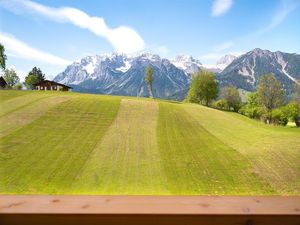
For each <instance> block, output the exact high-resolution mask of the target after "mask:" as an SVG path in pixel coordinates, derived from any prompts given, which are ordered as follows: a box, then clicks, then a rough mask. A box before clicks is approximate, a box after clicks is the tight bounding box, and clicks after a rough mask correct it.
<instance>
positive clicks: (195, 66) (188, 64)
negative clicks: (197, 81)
mask: <svg viewBox="0 0 300 225" xmlns="http://www.w3.org/2000/svg"><path fill="white" fill-rule="evenodd" d="M171 62H172V63H173V64H174V65H175V66H176V67H177V68H179V69H182V70H183V71H185V72H186V73H187V74H192V73H195V72H197V71H199V70H201V68H202V63H201V62H200V61H199V60H197V59H194V58H193V57H192V56H190V55H178V56H176V57H175V59H174V60H172V61H171Z"/></svg>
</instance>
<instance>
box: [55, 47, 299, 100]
mask: <svg viewBox="0 0 300 225" xmlns="http://www.w3.org/2000/svg"><path fill="white" fill-rule="evenodd" d="M147 66H152V67H153V69H154V74H155V79H154V83H153V90H154V95H155V97H158V98H176V99H182V98H184V96H185V94H186V93H187V90H188V87H189V82H190V80H191V74H192V73H194V72H197V71H199V70H210V71H214V72H216V74H217V76H216V77H217V79H218V80H219V82H220V85H221V86H226V85H234V86H236V87H238V88H241V89H244V90H248V91H253V90H255V88H256V85H257V84H258V80H259V78H260V77H261V76H262V75H263V74H265V73H273V74H275V76H276V77H277V79H279V80H280V81H281V82H282V83H283V85H284V87H285V89H286V90H287V92H288V93H290V92H291V90H292V87H293V85H294V84H295V83H296V82H297V80H298V79H300V55H298V54H295V53H293V54H291V53H283V52H270V51H268V50H262V49H258V48H257V49H254V50H252V51H249V52H247V53H245V54H243V55H240V56H239V57H237V56H234V55H225V56H224V57H222V58H221V59H220V60H218V62H217V64H216V67H215V68H205V66H204V65H203V64H202V63H201V62H200V61H199V60H197V59H195V58H193V57H192V56H190V55H179V56H177V57H175V59H174V60H169V59H166V58H161V57H160V56H159V55H156V54H152V53H142V54H139V55H136V56H129V55H126V54H118V53H111V54H102V55H95V56H87V57H85V58H83V59H81V60H80V61H78V62H74V63H72V64H71V65H69V66H68V67H67V68H66V69H65V71H63V72H62V73H60V74H58V75H57V76H56V77H55V78H54V81H56V82H61V83H64V84H67V85H70V86H72V87H73V88H74V90H75V91H80V92H91V93H100V94H112V95H128V96H148V95H149V93H148V88H147V84H146V82H145V81H144V71H145V68H146V67H147Z"/></svg>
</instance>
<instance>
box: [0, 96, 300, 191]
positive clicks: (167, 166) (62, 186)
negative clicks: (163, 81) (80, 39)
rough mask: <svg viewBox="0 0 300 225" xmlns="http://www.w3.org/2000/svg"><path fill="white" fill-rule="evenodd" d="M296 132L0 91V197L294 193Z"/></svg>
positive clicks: (136, 102) (216, 115) (234, 119)
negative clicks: (30, 195)
mask: <svg viewBox="0 0 300 225" xmlns="http://www.w3.org/2000/svg"><path fill="white" fill-rule="evenodd" d="M299 178H300V130H299V129H297V128H291V127H274V126H268V125H264V124H262V123H259V122H256V121H254V120H251V119H248V118H246V117H243V116H241V115H238V114H235V113H230V112H222V111H218V110H214V109H211V108H206V107H203V106H199V105H194V104H182V103H178V102H167V101H159V100H149V99H144V98H130V97H113V96H100V95H89V94H77V93H62V92H30V91H0V194H14V193H17V194H39V193H41V194H145V195H147V194H157V195H173V194H174V195H199V194H201V195H299V194H300V179H299Z"/></svg>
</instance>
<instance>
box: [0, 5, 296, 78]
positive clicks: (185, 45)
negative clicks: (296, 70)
mask: <svg viewBox="0 0 300 225" xmlns="http://www.w3.org/2000/svg"><path fill="white" fill-rule="evenodd" d="M299 21H300V0H259V1H258V0H257V1H254V0H201V1H200V0H173V1H171V0H113V1H112V0H102V1H92V0H89V1H87V0H85V1H83V0H82V1H80V0H76V1H74V0H57V1H55V0H51V1H49V0H48V1H46V0H34V1H29V0H0V42H1V43H2V44H4V46H5V47H6V53H7V55H8V67H10V66H13V67H14V68H15V69H16V70H17V72H18V73H19V75H20V76H21V77H24V76H25V74H26V73H27V72H28V71H29V70H30V69H31V68H32V67H33V66H38V67H40V68H41V69H42V70H43V71H44V72H45V73H46V75H47V76H48V77H50V78H51V77H53V76H55V75H57V73H59V72H61V71H63V70H64V69H65V67H66V65H68V64H70V63H71V62H72V61H75V60H78V59H80V58H82V57H85V56H87V55H94V54H101V53H108V52H112V51H119V52H126V53H136V52H140V51H150V52H154V53H158V54H160V55H161V56H162V57H167V58H170V59H172V58H174V57H175V56H176V55H177V54H190V55H192V56H194V57H195V58H198V59H200V61H201V62H202V63H203V64H208V65H211V64H214V63H215V61H216V60H217V59H218V58H220V57H221V56H222V55H224V54H227V53H235V54H241V53H245V52H247V51H250V50H252V49H253V48H256V47H259V48H262V49H269V50H271V51H277V50H280V51H284V52H291V53H294V52H295V53H300V38H299V37H300V22H299Z"/></svg>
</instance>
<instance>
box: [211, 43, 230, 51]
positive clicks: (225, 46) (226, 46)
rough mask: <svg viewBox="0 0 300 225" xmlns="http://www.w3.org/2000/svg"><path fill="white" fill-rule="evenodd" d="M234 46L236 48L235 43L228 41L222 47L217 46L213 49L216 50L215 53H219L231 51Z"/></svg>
mask: <svg viewBox="0 0 300 225" xmlns="http://www.w3.org/2000/svg"><path fill="white" fill-rule="evenodd" d="M233 46H234V43H233V42H232V41H227V42H224V43H222V44H220V45H216V46H215V47H214V48H213V49H214V51H216V52H218V51H224V50H226V49H229V48H231V47H233Z"/></svg>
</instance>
